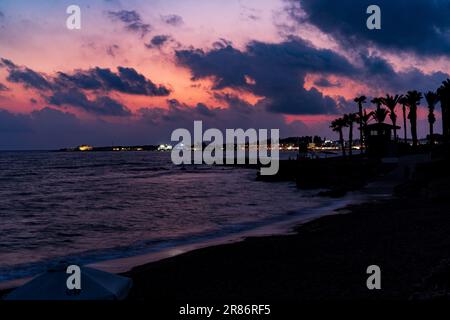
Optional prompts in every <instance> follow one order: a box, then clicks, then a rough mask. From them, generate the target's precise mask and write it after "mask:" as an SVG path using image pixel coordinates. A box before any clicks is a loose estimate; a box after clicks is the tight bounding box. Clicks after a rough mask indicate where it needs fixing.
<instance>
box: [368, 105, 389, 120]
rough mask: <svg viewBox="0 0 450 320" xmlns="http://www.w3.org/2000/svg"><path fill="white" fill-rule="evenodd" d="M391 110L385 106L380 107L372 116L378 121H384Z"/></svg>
mask: <svg viewBox="0 0 450 320" xmlns="http://www.w3.org/2000/svg"><path fill="white" fill-rule="evenodd" d="M388 114H389V111H388V110H387V109H385V108H381V107H378V108H377V109H376V110H375V111H373V112H372V118H373V119H374V120H375V121H376V122H377V123H383V122H384V120H386V117H387V115H388Z"/></svg>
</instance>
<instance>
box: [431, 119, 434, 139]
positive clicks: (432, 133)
mask: <svg viewBox="0 0 450 320" xmlns="http://www.w3.org/2000/svg"><path fill="white" fill-rule="evenodd" d="M433 135H434V128H433V122H431V121H430V144H431V145H433V144H434V138H433Z"/></svg>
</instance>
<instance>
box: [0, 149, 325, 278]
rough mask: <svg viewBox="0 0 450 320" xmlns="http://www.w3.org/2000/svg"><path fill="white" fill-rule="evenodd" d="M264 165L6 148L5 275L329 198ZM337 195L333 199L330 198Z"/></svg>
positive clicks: (140, 247) (273, 215) (1, 180)
mask: <svg viewBox="0 0 450 320" xmlns="http://www.w3.org/2000/svg"><path fill="white" fill-rule="evenodd" d="M255 177H256V171H255V170H250V169H236V168H225V167H209V166H196V167H194V166H192V167H185V168H182V167H176V166H173V165H172V164H171V161H170V154H169V153H158V152H123V153H121V152H116V153H113V152H104V153H100V152H99V153H57V152H0V281H5V280H11V279H15V278H20V277H24V276H29V275H33V274H36V273H38V272H41V271H44V270H45V269H46V268H48V267H49V265H51V264H53V263H56V262H57V261H60V260H65V261H70V262H73V263H81V264H83V263H90V262H97V261H102V260H107V259H113V258H120V257H127V256H133V255H138V254H141V253H148V252H151V251H157V250H161V249H163V248H167V247H171V246H177V245H182V244H186V243H192V242H196V241H207V240H208V239H213V238H215V237H218V236H223V235H227V234H233V233H239V232H242V231H245V230H249V229H252V228H255V227H258V226H264V225H268V224H271V223H273V222H275V221H281V220H283V219H287V218H289V217H292V215H302V214H305V213H306V212H308V210H310V209H315V208H320V207H321V206H324V201H325V200H324V199H319V198H316V197H312V196H311V195H312V193H307V192H303V191H299V190H298V189H296V187H295V184H293V183H267V182H260V181H256V180H255ZM328 201H329V200H328Z"/></svg>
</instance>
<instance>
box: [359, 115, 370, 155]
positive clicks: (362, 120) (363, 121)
mask: <svg viewBox="0 0 450 320" xmlns="http://www.w3.org/2000/svg"><path fill="white" fill-rule="evenodd" d="M372 117H373V112H372V111H370V112H367V110H364V112H363V114H362V117H360V118H359V122H360V123H361V127H362V130H361V131H364V130H365V129H366V127H367V126H368V125H369V121H370V119H372ZM364 147H365V149H367V141H366V139H364Z"/></svg>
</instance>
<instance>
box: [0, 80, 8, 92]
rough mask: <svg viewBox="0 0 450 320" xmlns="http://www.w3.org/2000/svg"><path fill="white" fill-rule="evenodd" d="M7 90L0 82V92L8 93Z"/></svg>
mask: <svg viewBox="0 0 450 320" xmlns="http://www.w3.org/2000/svg"><path fill="white" fill-rule="evenodd" d="M8 90H9V89H8V87H7V86H5V85H4V84H3V83H1V82H0V91H8Z"/></svg>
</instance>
